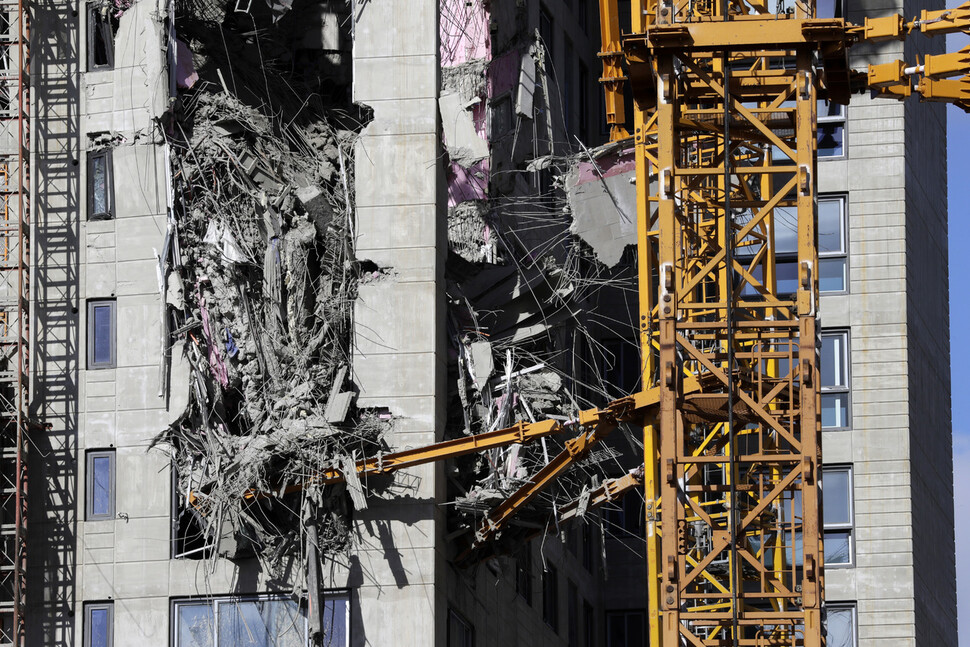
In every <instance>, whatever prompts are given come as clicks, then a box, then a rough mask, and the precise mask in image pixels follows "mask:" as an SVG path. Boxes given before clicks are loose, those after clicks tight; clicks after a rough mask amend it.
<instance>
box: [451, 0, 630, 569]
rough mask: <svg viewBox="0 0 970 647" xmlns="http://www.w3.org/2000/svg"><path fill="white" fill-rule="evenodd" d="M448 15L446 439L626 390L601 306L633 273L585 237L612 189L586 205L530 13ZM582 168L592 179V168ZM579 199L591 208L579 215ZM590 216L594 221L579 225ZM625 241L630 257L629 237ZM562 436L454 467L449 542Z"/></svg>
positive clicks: (539, 523)
mask: <svg viewBox="0 0 970 647" xmlns="http://www.w3.org/2000/svg"><path fill="white" fill-rule="evenodd" d="M441 13H442V15H441V22H440V24H441V28H440V34H439V36H440V48H441V51H440V59H441V61H442V74H441V86H442V87H441V93H440V97H439V101H438V103H439V112H440V115H441V120H442V145H443V149H444V151H445V154H446V157H445V160H444V165H445V177H446V181H447V188H448V252H449V255H448V262H447V266H446V272H445V274H446V278H447V297H448V329H447V331H448V339H449V344H450V346H449V348H450V353H449V360H450V362H449V393H448V397H449V408H448V411H449V418H448V427H447V429H446V434H447V435H448V436H450V437H458V436H461V435H472V434H479V433H483V432H488V431H494V430H496V429H500V428H503V427H508V426H511V425H513V424H515V423H516V422H519V421H526V422H530V421H540V420H546V419H549V418H555V419H560V420H566V419H571V418H573V417H574V416H575V415H576V413H577V411H578V410H579V409H581V408H586V407H589V406H593V405H602V404H603V403H604V402H605V401H608V400H610V399H612V397H616V396H619V395H621V394H622V393H620V392H619V391H616V390H615V389H614V390H611V389H613V386H615V385H613V386H611V385H610V384H609V381H610V376H609V375H608V374H607V373H609V369H611V368H613V367H614V366H616V365H617V364H618V363H619V358H618V357H617V356H616V354H615V351H616V349H614V348H607V347H606V346H604V345H603V344H602V343H601V341H600V338H601V336H602V333H603V331H604V330H607V329H610V328H616V329H621V330H622V332H620V333H618V334H617V337H627V336H632V332H633V331H632V328H630V327H629V324H626V325H624V322H623V319H624V317H625V315H624V314H621V315H620V316H619V318H618V319H617V320H616V321H609V319H610V315H608V316H606V317H600V316H599V314H598V313H597V312H596V305H597V303H598V302H599V300H600V299H601V297H602V293H603V292H605V291H608V289H610V288H615V290H614V291H615V292H623V291H624V290H628V289H629V286H630V281H631V279H632V276H631V274H630V272H629V271H627V270H622V269H621V270H610V269H608V267H607V265H616V264H617V261H619V258H617V259H612V258H610V259H608V261H609V262H606V263H605V264H604V263H603V262H600V261H601V260H606V259H604V258H603V255H602V254H601V253H600V252H601V250H599V249H597V248H595V247H591V246H590V241H591V240H592V242H598V241H595V240H594V239H592V238H591V237H589V238H587V237H584V236H583V234H584V233H585V230H586V229H592V228H595V227H597V226H598V223H596V222H595V214H592V213H591V210H589V211H583V208H582V206H581V205H579V203H580V201H581V198H582V197H583V195H585V196H589V197H591V196H594V195H596V196H597V197H598V195H599V194H598V191H600V190H601V189H602V186H601V185H600V184H599V183H597V184H596V185H595V186H589V187H584V188H583V189H582V190H585V194H583V195H581V196H580V198H575V196H574V194H575V193H576V191H575V189H574V185H575V184H576V182H575V178H574V175H575V174H576V172H577V171H576V169H577V166H578V165H579V164H580V161H579V159H580V158H579V156H578V155H579V154H580V152H581V151H586V149H585V147H584V146H580V147H577V146H575V145H574V143H572V142H571V141H569V138H568V132H567V131H566V130H565V129H564V127H563V123H562V119H561V116H562V114H563V113H562V110H561V108H562V100H561V97H559V96H557V95H558V93H559V92H560V90H561V89H560V87H559V80H558V79H557V78H556V75H555V72H554V70H553V67H552V65H551V62H550V60H549V52H548V50H547V44H546V43H544V42H543V40H542V38H541V36H540V35H539V34H538V33H537V32H535V31H532V30H530V29H529V28H528V24H529V23H528V14H527V11H525V7H524V6H518V5H513V4H512V3H487V2H463V1H458V0H454V1H444V2H442V3H441ZM583 154H584V155H586V153H583ZM594 154H597V155H598V154H599V153H598V152H596V153H594ZM584 159H585V158H584ZM588 165H589V164H588V163H586V166H588ZM618 169H619V167H618ZM585 170H586V175H584V176H583V179H584V180H587V179H588V178H587V177H586V176H587V175H589V174H590V173H591V171H589V170H588V169H585ZM625 179H626V178H625V177H624V178H622V179H621V180H616V182H619V181H623V180H625ZM626 197H627V196H626V194H624V195H623V198H624V199H626ZM574 204H576V205H579V206H576V207H575V208H571V207H572V206H573V205H574ZM634 204H635V203H634ZM596 206H599V205H591V209H592V208H595V207H596ZM580 211H582V215H583V216H585V217H586V220H585V221H584V222H577V221H576V220H574V218H573V216H574V215H575V213H577V212H580ZM576 234H579V236H577V235H576ZM627 242H629V241H627ZM616 244H618V245H619V250H620V252H622V251H623V248H624V246H625V243H624V242H618V243H616ZM611 245H612V244H611ZM613 252H614V246H611V247H610V249H609V253H610V254H612V253H613ZM620 300H622V299H620ZM631 348H632V346H631ZM631 386H632V385H631ZM617 435H618V436H621V434H617ZM563 440H565V439H553V438H547V439H543V440H542V441H541V442H539V443H533V444H530V445H525V446H519V445H513V446H511V447H508V448H504V449H496V450H491V451H490V452H488V453H487V454H484V455H471V456H466V457H464V458H462V459H459V460H457V461H455V463H454V465H453V467H452V469H451V471H450V472H449V477H450V478H449V485H450V487H451V491H450V494H451V497H452V499H453V501H454V505H452V506H450V507H449V510H451V511H452V514H451V515H450V517H449V524H450V528H449V530H450V531H451V536H452V537H455V538H457V541H458V542H459V544H461V543H465V542H469V541H472V540H473V539H474V536H475V529H476V528H477V527H478V524H479V523H480V521H481V519H482V517H483V516H484V515H485V514H486V513H488V512H489V511H490V510H492V509H493V508H494V507H495V506H496V505H498V504H500V503H501V502H503V501H505V500H506V499H507V498H508V497H509V496H511V495H513V494H514V493H515V492H516V490H518V489H519V488H520V487H521V486H523V485H524V484H526V483H528V482H529V481H530V479H531V478H532V477H533V476H534V475H535V474H536V473H537V472H538V471H539V470H541V469H542V468H543V467H544V466H545V465H546V464H548V463H549V461H550V459H551V458H553V457H555V455H556V454H557V453H559V451H561V449H562V441H563ZM621 451H622V450H617V449H615V448H611V447H606V446H604V447H601V448H600V449H598V450H597V451H594V452H593V453H592V454H591V455H590V456H589V457H587V458H586V460H584V461H582V462H581V463H579V464H578V465H576V466H575V467H574V468H573V469H572V470H570V472H569V473H567V474H566V475H565V476H564V477H562V478H560V479H558V481H557V483H556V484H555V485H554V486H553V487H551V488H549V489H547V490H546V491H544V492H543V493H542V494H541V495H540V496H538V497H536V498H534V499H533V500H532V501H531V502H530V503H529V505H528V506H526V507H525V508H524V509H523V510H521V511H520V513H519V514H518V515H517V516H516V519H515V521H514V523H513V525H512V526H510V527H508V528H506V529H504V530H503V531H502V532H501V533H499V535H498V537H497V541H494V542H492V544H491V545H490V546H489V547H488V548H487V550H483V551H481V554H480V555H479V558H483V557H487V556H488V555H491V554H496V553H503V552H514V551H516V550H517V549H518V548H520V547H521V545H522V542H523V541H524V540H525V539H527V538H528V537H530V536H533V535H535V534H536V533H537V532H544V531H550V530H551V531H553V532H554V531H555V530H557V528H558V526H557V524H558V518H557V514H556V511H557V510H558V509H559V508H561V507H562V506H564V505H566V504H567V503H568V502H571V501H575V500H576V499H577V498H579V497H581V496H582V495H583V493H584V492H585V493H588V492H589V491H590V489H591V488H595V487H596V486H597V485H598V484H599V482H600V481H602V480H603V479H604V478H606V477H607V476H608V475H610V474H613V473H614V472H617V471H618V470H620V469H621V468H620V462H619V460H618V459H619V457H620V453H621ZM624 469H625V468H624ZM472 561H474V559H473V560H472Z"/></svg>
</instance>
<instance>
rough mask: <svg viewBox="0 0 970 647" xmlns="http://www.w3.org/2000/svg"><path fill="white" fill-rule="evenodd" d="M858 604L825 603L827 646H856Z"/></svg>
mask: <svg viewBox="0 0 970 647" xmlns="http://www.w3.org/2000/svg"><path fill="white" fill-rule="evenodd" d="M856 623H857V621H856V605H855V604H853V603H845V602H839V603H829V604H826V605H825V632H826V637H827V638H826V641H825V644H826V645H827V647H856V644H857V641H856V635H857V633H858V631H857V627H856Z"/></svg>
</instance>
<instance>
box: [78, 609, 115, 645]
mask: <svg viewBox="0 0 970 647" xmlns="http://www.w3.org/2000/svg"><path fill="white" fill-rule="evenodd" d="M112 645H114V604H113V603H112V602H88V603H86V604H85V605H84V647H112Z"/></svg>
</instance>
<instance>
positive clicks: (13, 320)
mask: <svg viewBox="0 0 970 647" xmlns="http://www.w3.org/2000/svg"><path fill="white" fill-rule="evenodd" d="M29 34H30V22H29V15H28V13H27V8H26V7H25V5H24V3H23V0H16V1H14V2H10V1H4V2H0V215H2V221H0V352H2V358H3V364H2V365H0V407H2V411H0V416H2V426H0V540H2V554H0V645H17V646H20V645H23V644H24V643H25V627H24V617H25V612H24V605H25V585H26V577H25V567H26V561H27V552H26V550H27V548H26V530H27V460H26V453H27V442H26V441H27V406H28V402H29V400H28V387H29V371H28V367H29V362H30V355H29V339H30V337H29V335H30V331H29V326H28V321H29V319H28V317H29V312H28V309H29V303H30V299H29V296H30V295H29V284H30V282H29V267H30V263H29V260H30V259H29V256H30V254H29V251H30V243H29V235H30V223H29V213H30V196H29V188H28V187H29V163H30V159H29V151H30V131H29V126H30V121H29V119H30V98H29V79H30V75H29V73H28V69H29V59H30V52H29V37H30V36H29Z"/></svg>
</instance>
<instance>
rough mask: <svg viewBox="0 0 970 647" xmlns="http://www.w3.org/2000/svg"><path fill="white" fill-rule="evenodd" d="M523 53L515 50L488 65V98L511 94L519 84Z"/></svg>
mask: <svg viewBox="0 0 970 647" xmlns="http://www.w3.org/2000/svg"><path fill="white" fill-rule="evenodd" d="M521 65H522V53H521V52H519V51H518V50H515V49H513V50H512V51H510V52H506V53H505V54H502V55H501V56H499V57H497V58H495V59H493V60H492V61H491V62H490V63H489V64H488V80H487V84H488V85H487V88H488V96H490V97H497V96H500V95H502V94H504V93H506V92H511V91H512V90H513V89H514V88H515V86H517V85H518V84H519V68H520V67H521Z"/></svg>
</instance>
